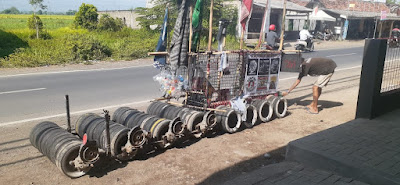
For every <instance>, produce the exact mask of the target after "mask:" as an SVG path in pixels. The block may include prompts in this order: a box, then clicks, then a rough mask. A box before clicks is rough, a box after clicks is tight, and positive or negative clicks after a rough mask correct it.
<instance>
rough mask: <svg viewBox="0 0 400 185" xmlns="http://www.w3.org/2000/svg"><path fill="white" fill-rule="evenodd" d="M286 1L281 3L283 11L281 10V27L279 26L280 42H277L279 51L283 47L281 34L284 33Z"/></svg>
mask: <svg viewBox="0 0 400 185" xmlns="http://www.w3.org/2000/svg"><path fill="white" fill-rule="evenodd" d="M286 3H287V0H285V2H284V4H283V12H282V14H283V15H282V24H281V26H282V28H281V42H280V44H279V51H282V48H283V35H284V33H285V21H286Z"/></svg>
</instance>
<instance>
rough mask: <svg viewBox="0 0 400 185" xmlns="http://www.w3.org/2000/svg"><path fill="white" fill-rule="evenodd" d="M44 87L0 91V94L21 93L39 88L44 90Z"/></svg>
mask: <svg viewBox="0 0 400 185" xmlns="http://www.w3.org/2000/svg"><path fill="white" fill-rule="evenodd" d="M45 89H46V88H36V89H24V90H17V91H6V92H0V95H2V94H13V93H21V92H31V91H40V90H45Z"/></svg>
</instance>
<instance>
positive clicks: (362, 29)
mask: <svg viewBox="0 0 400 185" xmlns="http://www.w3.org/2000/svg"><path fill="white" fill-rule="evenodd" d="M289 1H291V2H293V3H296V4H298V5H301V6H305V7H307V8H310V9H313V10H314V11H315V13H319V12H323V13H325V14H327V15H328V16H329V17H332V18H335V19H336V20H335V21H333V20H332V19H331V20H329V21H327V20H316V21H315V23H314V25H313V24H311V25H313V26H312V28H313V29H314V30H316V31H321V32H323V31H324V30H325V28H327V29H329V30H332V32H333V33H334V34H336V35H337V36H338V38H340V39H364V38H373V37H388V36H389V35H390V32H391V31H390V30H391V27H392V26H393V24H396V22H395V19H396V16H397V15H396V14H394V13H391V12H393V10H392V11H391V8H390V6H387V5H386V1H385V0H335V1H333V0H289ZM396 11H397V10H396ZM315 13H314V14H315ZM382 15H383V16H382ZM381 16H382V18H383V17H386V19H383V20H381Z"/></svg>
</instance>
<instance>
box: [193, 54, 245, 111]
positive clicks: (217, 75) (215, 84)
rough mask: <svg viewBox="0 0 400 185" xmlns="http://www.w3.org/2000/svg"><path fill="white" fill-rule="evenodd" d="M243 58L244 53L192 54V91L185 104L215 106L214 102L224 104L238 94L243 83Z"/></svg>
mask: <svg viewBox="0 0 400 185" xmlns="http://www.w3.org/2000/svg"><path fill="white" fill-rule="evenodd" d="M224 57H225V59H224ZM243 57H244V55H243V53H226V54H207V53H200V54H195V55H192V56H191V58H190V60H191V62H190V66H189V69H190V70H189V86H190V87H191V91H190V92H189V94H190V98H188V102H187V103H188V104H189V105H194V106H199V107H203V106H204V105H207V107H215V106H217V104H215V103H217V102H220V103H221V102H222V103H223V102H224V101H228V100H230V99H231V98H233V97H236V96H238V95H239V94H240V93H241V91H242V88H241V87H242V86H243V85H242V84H243V74H244V69H245V68H244V62H243V61H244V58H243ZM224 60H225V61H226V62H225V64H223V61H224ZM213 104H215V105H214V106H213Z"/></svg>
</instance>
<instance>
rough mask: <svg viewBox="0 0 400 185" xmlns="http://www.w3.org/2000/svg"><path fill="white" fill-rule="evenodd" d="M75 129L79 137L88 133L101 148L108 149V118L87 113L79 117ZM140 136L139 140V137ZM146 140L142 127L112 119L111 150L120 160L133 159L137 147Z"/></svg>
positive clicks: (89, 138) (90, 139) (112, 154)
mask: <svg viewBox="0 0 400 185" xmlns="http://www.w3.org/2000/svg"><path fill="white" fill-rule="evenodd" d="M75 131H76V133H77V134H78V135H79V137H81V138H82V137H83V135H84V134H85V133H86V134H87V137H88V140H89V141H95V142H96V143H97V145H98V147H99V148H100V149H103V150H104V151H106V150H107V139H106V120H105V118H104V117H101V116H99V115H97V114H94V113H87V114H84V115H82V116H81V117H79V118H78V120H77V122H76V124H75ZM138 136H139V140H140V141H138V139H137V137H138ZM145 141H146V138H145V136H144V133H143V132H141V130H140V129H137V128H132V129H129V128H128V127H125V126H123V125H121V124H117V123H115V122H113V121H110V148H109V149H110V151H111V156H113V157H115V158H117V159H119V160H129V159H132V158H133V157H134V156H135V155H136V153H137V150H136V149H137V148H140V147H141V146H142V145H143V144H144V143H145Z"/></svg>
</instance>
